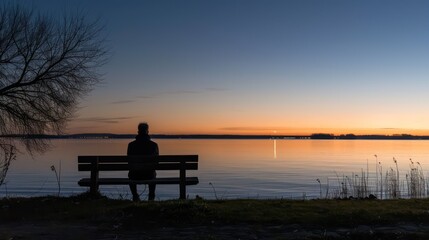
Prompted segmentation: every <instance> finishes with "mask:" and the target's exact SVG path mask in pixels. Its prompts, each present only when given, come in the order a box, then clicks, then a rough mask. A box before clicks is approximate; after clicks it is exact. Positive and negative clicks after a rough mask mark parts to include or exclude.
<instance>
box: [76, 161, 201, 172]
mask: <svg viewBox="0 0 429 240" xmlns="http://www.w3.org/2000/svg"><path fill="white" fill-rule="evenodd" d="M181 167H184V169H186V170H198V163H184V164H180V163H161V164H156V165H154V164H150V163H133V164H132V166H130V165H129V164H124V163H120V164H114V163H101V164H98V170H99V171H128V170H130V169H133V170H139V169H145V168H146V169H148V168H149V169H155V170H178V169H180V168H181ZM78 170H79V171H91V170H92V166H91V164H79V165H78Z"/></svg>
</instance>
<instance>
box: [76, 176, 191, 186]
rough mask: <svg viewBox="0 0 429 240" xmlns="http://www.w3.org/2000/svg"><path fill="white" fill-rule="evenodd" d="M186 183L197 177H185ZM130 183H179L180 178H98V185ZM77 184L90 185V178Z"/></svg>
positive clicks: (188, 183) (83, 179)
mask: <svg viewBox="0 0 429 240" xmlns="http://www.w3.org/2000/svg"><path fill="white" fill-rule="evenodd" d="M185 181H186V182H185V183H186V185H197V184H198V183H199V181H198V177H187V178H186V180H185ZM130 183H135V184H150V183H155V184H180V178H178V177H169V178H155V179H150V180H130V179H128V178H99V179H98V185H129V184H130ZM78 184H79V186H82V187H90V186H91V178H82V179H81V180H79V182H78Z"/></svg>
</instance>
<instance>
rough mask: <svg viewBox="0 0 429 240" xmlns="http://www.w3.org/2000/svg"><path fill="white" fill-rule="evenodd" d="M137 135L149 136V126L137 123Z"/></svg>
mask: <svg viewBox="0 0 429 240" xmlns="http://www.w3.org/2000/svg"><path fill="white" fill-rule="evenodd" d="M138 133H139V135H148V134H149V124H147V123H145V122H142V123H139V126H138Z"/></svg>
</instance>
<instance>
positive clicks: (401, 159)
mask: <svg viewBox="0 0 429 240" xmlns="http://www.w3.org/2000/svg"><path fill="white" fill-rule="evenodd" d="M130 141H131V139H114V140H113V139H110V140H96V139H91V140H88V139H86V140H77V139H73V140H53V141H52V144H53V145H54V147H53V148H52V149H51V150H50V151H48V152H46V153H45V154H44V155H41V156H35V157H34V159H33V158H31V157H29V156H26V155H20V156H18V160H16V161H14V162H13V163H12V165H11V168H10V171H9V173H8V176H7V178H6V184H5V185H4V186H1V187H0V196H6V195H7V196H39V195H47V194H52V195H55V194H57V192H58V185H57V181H56V178H55V174H54V172H52V171H51V169H50V166H51V165H55V167H56V169H57V170H59V164H60V161H61V195H64V196H67V195H71V194H77V193H80V192H83V191H85V190H87V189H86V188H83V187H79V186H78V185H77V181H78V180H79V179H80V178H82V177H88V176H89V173H88V172H78V171H77V156H78V155H125V153H126V149H127V144H128V142H130ZM155 141H156V142H157V143H158V144H159V148H160V153H161V154H198V155H199V170H198V171H189V173H188V176H197V177H199V179H200V183H199V184H198V185H196V186H188V188H187V192H188V194H189V197H190V198H194V197H195V196H196V195H199V196H202V197H203V198H208V199H213V198H215V193H216V195H217V197H219V198H300V197H302V196H303V195H304V194H305V195H306V196H307V197H310V198H314V197H319V191H320V188H319V184H318V183H317V181H316V179H318V178H319V179H320V180H321V181H322V184H323V187H324V188H325V187H326V182H327V179H328V178H329V179H330V180H329V181H332V182H335V181H336V175H337V174H338V175H343V174H345V175H349V176H351V175H352V173H360V172H361V171H362V170H364V171H366V169H367V167H368V168H369V171H370V173H371V174H373V173H374V172H375V163H376V159H375V157H374V154H377V156H378V161H380V162H381V163H382V165H383V169H388V168H390V167H394V163H393V160H392V158H393V157H395V158H396V159H397V160H398V164H399V169H400V175H401V179H405V174H407V172H408V171H409V169H410V168H409V163H410V161H409V159H410V158H411V159H413V161H414V162H420V164H421V166H422V168H423V170H424V173H425V175H426V176H429V175H428V173H427V171H428V170H429V158H428V157H429V141H422V140H420V141H419V140H290V139H288V140H179V139H175V140H166V139H155ZM367 164H368V165H367ZM158 174H159V175H160V176H166V174H165V173H162V172H159V173H158ZM371 174H370V177H371V176H372V175H371ZM101 176H102V177H103V176H124V177H126V176H127V173H126V172H114V173H107V174H106V173H103V174H101ZM372 177H373V176H372ZM210 183H211V184H210ZM100 189H101V192H102V193H103V194H105V195H107V196H110V197H114V198H121V197H124V198H130V194H129V190H128V188H127V187H124V186H101V188H100ZM139 189H140V190H143V189H144V186H140V187H139ZM144 195H146V194H144ZM178 196H179V189H178V186H175V185H168V186H167V185H163V186H158V187H157V197H158V198H159V199H171V198H177V197H178Z"/></svg>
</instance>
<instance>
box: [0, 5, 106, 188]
mask: <svg viewBox="0 0 429 240" xmlns="http://www.w3.org/2000/svg"><path fill="white" fill-rule="evenodd" d="M100 30H101V29H100V27H99V24H97V22H92V23H87V21H86V20H85V18H84V17H83V16H82V15H80V14H76V15H67V16H64V17H62V18H61V19H56V18H54V17H52V16H48V15H42V14H35V13H34V11H32V10H28V9H26V8H24V7H22V6H19V5H3V6H2V7H1V6H0V136H3V137H0V146H1V148H0V151H2V152H3V157H2V156H0V159H5V160H7V159H9V160H8V161H9V162H10V160H12V159H13V155H14V153H15V150H14V149H16V148H15V147H14V142H13V141H12V142H10V140H9V139H6V138H4V136H7V135H39V134H58V133H61V132H62V130H63V129H64V127H65V124H66V123H67V121H68V120H69V119H70V118H71V117H72V116H73V113H74V111H75V108H76V106H77V103H78V100H80V98H81V97H82V96H83V95H85V93H87V92H88V91H89V90H91V89H92V87H93V86H94V84H95V83H97V82H99V80H100V77H101V76H100V74H99V72H98V68H99V67H100V66H101V65H102V64H104V63H105V60H106V53H107V51H106V48H105V47H104V45H105V44H104V42H105V41H104V40H103V39H102V38H100ZM23 139H24V140H23V141H24V143H25V145H26V148H27V150H29V151H34V150H35V151H43V149H45V147H46V146H47V144H46V142H44V141H43V140H41V139H34V138H23ZM0 163H1V162H0ZM3 166H6V167H3V170H4V169H6V170H7V167H8V166H9V165H8V163H7V164H3ZM1 168H2V166H1V165H0V172H1ZM0 177H1V176H0ZM0 183H1V178H0Z"/></svg>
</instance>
